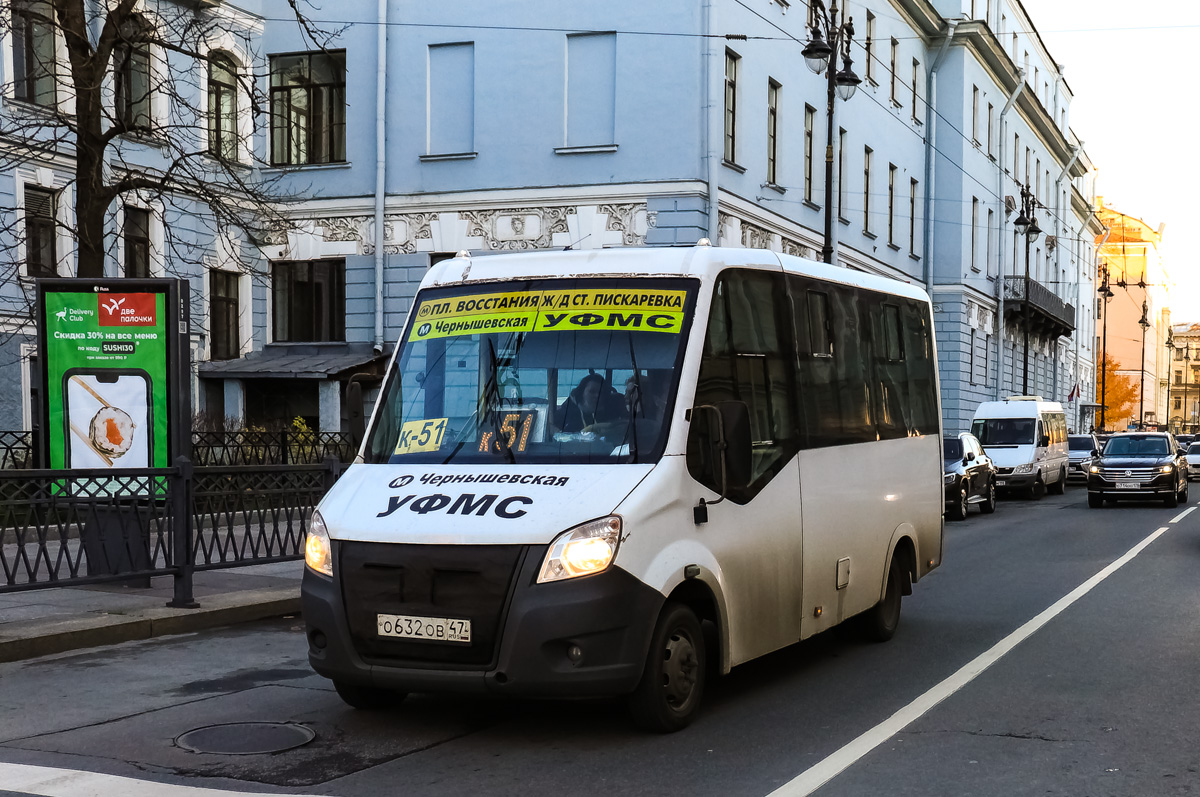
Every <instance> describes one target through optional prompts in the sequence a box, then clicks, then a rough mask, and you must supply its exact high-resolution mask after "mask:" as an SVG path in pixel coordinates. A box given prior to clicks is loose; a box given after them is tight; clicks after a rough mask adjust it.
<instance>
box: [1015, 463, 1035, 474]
mask: <svg viewBox="0 0 1200 797" xmlns="http://www.w3.org/2000/svg"><path fill="white" fill-rule="evenodd" d="M1013 473H1033V465H1028V464H1027V465H1018V466H1017V467H1015V468H1013Z"/></svg>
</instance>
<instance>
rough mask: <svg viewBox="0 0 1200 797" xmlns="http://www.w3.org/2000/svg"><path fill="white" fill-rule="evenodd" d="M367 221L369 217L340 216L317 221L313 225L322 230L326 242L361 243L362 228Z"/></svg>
mask: <svg viewBox="0 0 1200 797" xmlns="http://www.w3.org/2000/svg"><path fill="white" fill-rule="evenodd" d="M368 221H370V217H369V216H340V217H337V218H331V219H317V220H315V221H314V222H313V224H314V225H315V226H317V227H322V228H324V230H325V240H326V241H330V242H339V243H340V242H346V241H354V242H357V243H362V240H363V236H362V228H363V225H365V224H366V223H367V222H368Z"/></svg>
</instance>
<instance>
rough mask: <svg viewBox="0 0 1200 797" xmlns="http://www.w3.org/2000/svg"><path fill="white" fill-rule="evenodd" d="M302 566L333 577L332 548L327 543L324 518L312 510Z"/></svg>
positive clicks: (327, 532) (327, 530)
mask: <svg viewBox="0 0 1200 797" xmlns="http://www.w3.org/2000/svg"><path fill="white" fill-rule="evenodd" d="M304 564H306V565H308V566H309V567H311V568H312V569H313V570H316V571H317V572H318V573H322V574H324V575H327V576H332V575H333V548H332V546H331V545H330V543H329V529H328V528H326V526H325V518H323V517H321V513H320V512H318V511H316V510H315V509H314V510H313V513H312V519H311V520H310V521H309V522H308V539H307V540H306V541H305V542H304Z"/></svg>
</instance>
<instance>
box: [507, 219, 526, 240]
mask: <svg viewBox="0 0 1200 797" xmlns="http://www.w3.org/2000/svg"><path fill="white" fill-rule="evenodd" d="M509 223H510V224H511V225H512V231H513V235H524V234H525V217H524V216H513V217H512V221H511V222H509Z"/></svg>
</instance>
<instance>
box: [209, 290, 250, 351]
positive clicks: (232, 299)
mask: <svg viewBox="0 0 1200 797" xmlns="http://www.w3.org/2000/svg"><path fill="white" fill-rule="evenodd" d="M208 293H209V298H208V307H209V313H210V318H209V334H210V335H211V336H212V339H211V345H210V346H209V356H210V357H211V358H212V359H214V360H233V359H236V358H237V357H239V356H241V353H242V351H241V343H240V341H239V339H238V338H239V336H238V310H239V302H238V275H237V274H236V273H235V272H232V271H217V270H213V271H210V272H208Z"/></svg>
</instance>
